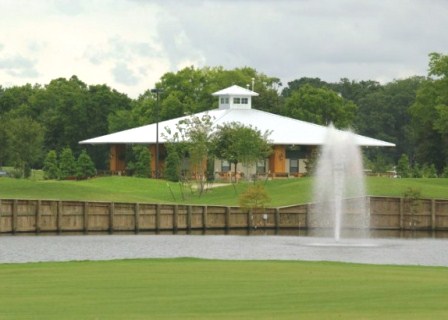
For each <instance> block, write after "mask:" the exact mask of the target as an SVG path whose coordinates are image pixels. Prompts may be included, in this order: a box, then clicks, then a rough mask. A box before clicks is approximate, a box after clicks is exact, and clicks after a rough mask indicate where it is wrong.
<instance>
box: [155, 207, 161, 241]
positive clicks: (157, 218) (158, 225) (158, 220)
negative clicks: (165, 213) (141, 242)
mask: <svg viewBox="0 0 448 320" xmlns="http://www.w3.org/2000/svg"><path fill="white" fill-rule="evenodd" d="M160 210H161V208H160V204H156V234H159V233H160Z"/></svg>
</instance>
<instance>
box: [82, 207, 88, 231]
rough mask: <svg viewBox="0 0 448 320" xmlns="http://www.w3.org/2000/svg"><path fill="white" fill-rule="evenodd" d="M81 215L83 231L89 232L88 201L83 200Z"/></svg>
mask: <svg viewBox="0 0 448 320" xmlns="http://www.w3.org/2000/svg"><path fill="white" fill-rule="evenodd" d="M82 210H83V216H84V233H85V234H87V233H88V232H89V203H88V202H84V205H83V208H82Z"/></svg>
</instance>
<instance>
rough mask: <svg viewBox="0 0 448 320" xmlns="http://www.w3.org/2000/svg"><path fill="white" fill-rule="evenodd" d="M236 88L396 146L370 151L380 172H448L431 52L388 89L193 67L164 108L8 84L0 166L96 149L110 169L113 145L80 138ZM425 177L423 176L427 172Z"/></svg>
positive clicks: (443, 64)
mask: <svg viewBox="0 0 448 320" xmlns="http://www.w3.org/2000/svg"><path fill="white" fill-rule="evenodd" d="M233 84H237V85H240V86H242V87H248V88H250V89H252V86H253V90H254V91H256V92H257V93H259V96H258V97H255V98H254V100H253V105H254V107H255V108H257V109H260V110H265V111H268V112H272V113H276V114H281V115H285V116H288V117H292V118H296V119H300V120H305V121H309V122H313V123H317V124H322V125H326V124H329V123H330V122H332V123H334V124H335V125H336V127H338V128H352V129H353V130H354V131H355V132H356V133H359V134H362V135H366V136H370V137H373V138H378V139H382V140H386V141H389V142H393V143H395V144H396V145H397V147H396V148H370V149H366V150H365V155H366V164H367V166H368V167H370V168H371V169H373V170H374V171H387V170H391V169H392V168H393V166H395V165H396V164H397V163H399V161H400V160H401V161H402V162H403V159H409V160H408V161H409V164H410V166H411V167H413V168H417V169H420V170H423V169H425V168H426V169H428V168H431V170H432V171H435V172H436V173H437V174H438V175H441V174H442V173H444V172H445V173H447V172H448V169H447V168H448V56H446V55H443V54H437V53H432V54H430V55H429V73H428V75H427V76H415V77H410V78H407V79H402V80H395V81H392V82H389V83H386V84H380V83H379V82H376V81H371V80H366V81H353V80H349V79H345V78H343V79H341V80H340V81H339V82H336V83H330V82H325V81H322V80H320V79H319V78H303V77H302V78H299V79H297V80H294V81H291V82H288V83H287V84H286V85H283V84H282V83H281V82H280V80H279V79H278V78H276V77H271V76H267V75H265V74H262V73H259V72H257V71H256V70H255V69H253V68H249V67H244V68H236V69H233V70H225V69H223V68H222V67H214V68H212V67H205V68H200V69H198V68H194V67H189V68H185V69H182V70H180V71H178V72H176V73H172V72H170V73H166V74H165V75H163V76H162V78H161V79H160V81H159V82H158V83H157V84H156V86H157V88H160V89H162V90H163V92H162V93H161V96H160V110H157V103H156V97H155V95H154V93H152V92H151V90H150V89H151V88H148V90H147V91H145V92H144V93H142V94H141V95H140V96H139V97H138V98H137V99H131V98H129V97H128V96H127V95H125V94H123V93H120V92H117V91H116V90H114V89H112V88H110V87H108V86H106V85H88V84H86V83H84V82H82V81H81V80H80V79H78V78H77V77H76V76H72V77H71V78H70V79H64V78H59V79H55V80H52V81H51V82H50V83H49V84H47V85H40V84H35V85H30V84H26V85H23V86H16V87H10V88H5V87H2V86H0V121H1V123H2V125H1V126H0V166H1V165H9V166H15V167H16V168H26V167H33V168H42V166H43V161H44V159H45V155H46V154H47V153H48V152H49V151H51V150H54V151H56V152H58V153H59V152H61V151H62V150H63V149H64V148H70V149H71V150H73V153H74V154H75V155H76V156H77V155H79V154H81V152H82V150H83V149H87V152H88V154H89V155H90V156H91V158H92V160H93V161H94V163H95V165H96V167H97V168H99V169H106V168H107V163H108V147H107V146H85V145H79V144H78V141H80V140H84V139H87V138H92V137H96V136H100V135H104V134H108V133H111V132H116V131H119V130H124V129H128V128H132V127H136V126H140V125H145V124H149V123H153V122H155V121H156V120H157V117H159V120H161V121H162V120H166V119H170V118H174V117H179V116H183V115H185V114H192V113H196V112H200V111H205V110H210V109H214V108H217V105H218V101H217V100H216V98H215V97H213V96H212V95H211V94H212V93H213V92H215V91H218V90H221V89H223V88H226V87H228V86H231V85H233ZM417 171H418V170H417Z"/></svg>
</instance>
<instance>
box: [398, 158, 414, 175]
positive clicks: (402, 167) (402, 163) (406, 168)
mask: <svg viewBox="0 0 448 320" xmlns="http://www.w3.org/2000/svg"><path fill="white" fill-rule="evenodd" d="M396 170H397V175H398V176H399V177H401V178H409V177H410V176H411V174H412V171H411V166H410V164H409V157H408V156H407V155H406V154H404V153H403V154H402V155H401V157H400V159H399V160H398V164H397V167H396Z"/></svg>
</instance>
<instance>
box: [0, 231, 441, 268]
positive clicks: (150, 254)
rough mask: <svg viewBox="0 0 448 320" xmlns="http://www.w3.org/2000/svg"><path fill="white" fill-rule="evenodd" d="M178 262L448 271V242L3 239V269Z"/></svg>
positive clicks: (0, 240)
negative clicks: (83, 262) (295, 262)
mask: <svg viewBox="0 0 448 320" xmlns="http://www.w3.org/2000/svg"><path fill="white" fill-rule="evenodd" d="M174 257H196V258H204V259H237V260H308V261H322V260H325V261H344V262H356V263H374V264H403V265H428V266H448V240H436V239H418V240H399V239H381V240H378V239H376V240H368V241H363V242H356V241H355V240H350V241H346V242H343V243H341V244H335V243H334V242H333V241H329V240H327V239H323V238H314V237H297V236H230V235H221V236H212V235H206V236H193V235H96V236H95V235H87V236H0V263H23V262H39V261H72V260H112V259H136V258H138V259H139V258H174Z"/></svg>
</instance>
